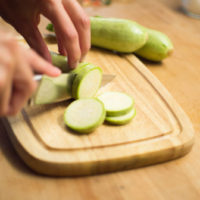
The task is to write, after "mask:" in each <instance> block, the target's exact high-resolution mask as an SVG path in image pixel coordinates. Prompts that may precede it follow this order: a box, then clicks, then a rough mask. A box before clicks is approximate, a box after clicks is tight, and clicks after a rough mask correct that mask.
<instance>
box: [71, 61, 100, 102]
mask: <svg viewBox="0 0 200 200" xmlns="http://www.w3.org/2000/svg"><path fill="white" fill-rule="evenodd" d="M72 73H74V80H73V84H72V97H73V98H75V99H80V98H89V97H94V96H95V94H96V93H97V91H98V89H99V87H100V85H101V80H102V70H101V68H100V67H97V66H94V65H92V64H88V63H87V64H86V65H82V66H81V67H80V68H78V69H76V70H75V71H74V72H72Z"/></svg>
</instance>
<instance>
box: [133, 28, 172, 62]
mask: <svg viewBox="0 0 200 200" xmlns="http://www.w3.org/2000/svg"><path fill="white" fill-rule="evenodd" d="M146 31H147V33H148V35H149V37H148V40H147V42H146V44H145V45H144V46H143V47H142V48H140V49H138V50H137V51H135V54H136V55H138V56H140V57H142V58H145V59H147V60H151V61H157V62H158V61H162V60H163V59H164V58H166V57H168V56H169V55H170V54H171V53H172V52H173V44H172V42H171V41H170V39H169V38H168V37H167V35H165V34H164V33H161V32H159V31H157V30H153V29H147V28H146Z"/></svg>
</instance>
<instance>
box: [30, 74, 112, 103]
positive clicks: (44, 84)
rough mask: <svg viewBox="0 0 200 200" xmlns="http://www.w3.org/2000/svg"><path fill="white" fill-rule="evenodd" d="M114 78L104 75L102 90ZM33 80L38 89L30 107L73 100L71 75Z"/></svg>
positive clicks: (31, 99)
mask: <svg viewBox="0 0 200 200" xmlns="http://www.w3.org/2000/svg"><path fill="white" fill-rule="evenodd" d="M114 78H115V75H112V74H103V76H102V82H101V88H102V87H104V86H106V85H107V84H108V83H110V82H111V81H112V80H113V79H114ZM33 79H34V80H35V81H37V82H38V88H37V90H36V92H35V93H34V94H33V96H32V97H31V98H30V99H29V101H28V106H33V105H39V104H40V105H41V104H50V103H56V102H60V101H64V100H68V99H71V98H72V97H71V87H70V86H71V81H72V76H70V74H69V73H64V74H61V75H60V76H59V79H58V77H54V78H53V77H49V76H46V75H41V74H37V75H34V77H33ZM63 83H64V84H63ZM65 83H66V84H65ZM47 94H48V96H47Z"/></svg>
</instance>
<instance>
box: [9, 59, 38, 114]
mask: <svg viewBox="0 0 200 200" xmlns="http://www.w3.org/2000/svg"><path fill="white" fill-rule="evenodd" d="M18 64H19V65H18V66H17V68H16V71H15V74H14V76H13V87H12V98H11V99H10V102H9V103H10V106H9V110H8V112H7V115H15V114H17V112H18V111H20V110H21V109H22V107H23V106H24V104H25V103H26V101H27V100H28V98H29V97H30V96H31V94H32V93H33V92H34V91H35V89H36V85H37V84H36V82H35V81H33V74H32V71H31V68H30V67H29V66H28V65H27V64H26V63H23V62H20V60H19V62H18Z"/></svg>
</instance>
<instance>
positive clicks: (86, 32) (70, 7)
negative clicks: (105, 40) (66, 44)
mask: <svg viewBox="0 0 200 200" xmlns="http://www.w3.org/2000/svg"><path fill="white" fill-rule="evenodd" d="M63 5H64V8H65V10H66V12H67V13H68V14H69V16H70V18H71V20H72V22H73V24H74V26H75V27H76V30H77V31H78V35H79V43H80V49H81V60H83V58H84V57H85V55H86V54H87V52H88V50H89V49H90V46H91V44H90V41H91V31H90V19H89V17H88V16H87V15H86V14H85V12H84V11H83V9H82V8H81V6H80V4H79V3H78V2H77V1H74V0H64V1H63Z"/></svg>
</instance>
